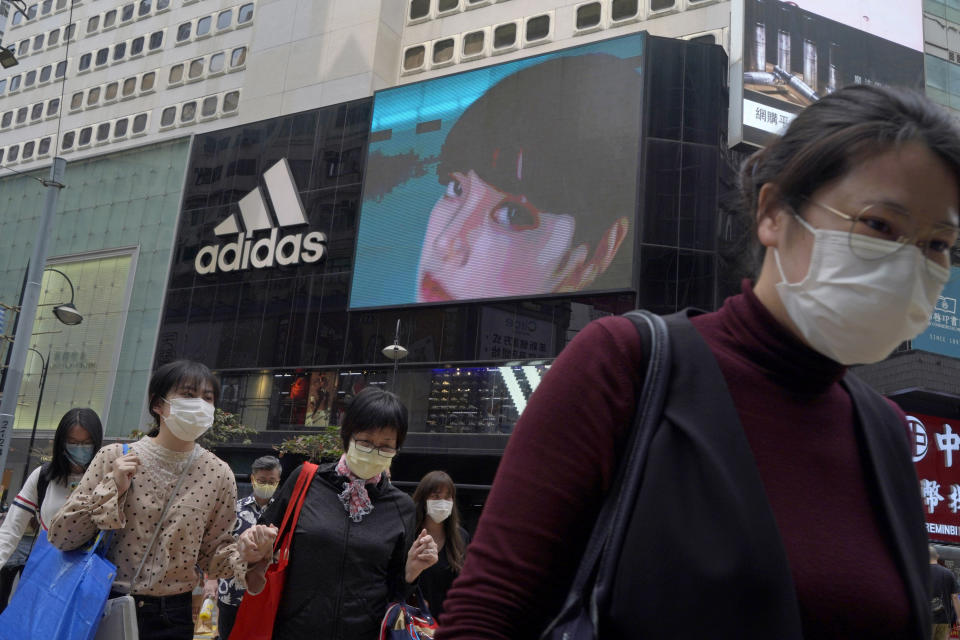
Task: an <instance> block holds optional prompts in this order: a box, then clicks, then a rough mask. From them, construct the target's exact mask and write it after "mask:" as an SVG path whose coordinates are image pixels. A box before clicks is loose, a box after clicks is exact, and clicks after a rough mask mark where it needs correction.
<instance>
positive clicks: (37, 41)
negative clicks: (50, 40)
mask: <svg viewBox="0 0 960 640" xmlns="http://www.w3.org/2000/svg"><path fill="white" fill-rule="evenodd" d="M46 37H47V36H46V34H44V33H38V34H37V35H35V36H33V50H34V51H40V49H43V41H44V39H46Z"/></svg>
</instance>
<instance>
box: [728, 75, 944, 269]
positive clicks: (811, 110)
mask: <svg viewBox="0 0 960 640" xmlns="http://www.w3.org/2000/svg"><path fill="white" fill-rule="evenodd" d="M909 142H919V143H921V144H923V145H924V146H926V147H927V148H928V149H929V150H930V151H931V153H933V154H934V155H935V156H937V157H938V158H940V159H941V160H942V161H943V162H944V164H946V166H947V167H948V168H949V169H950V171H951V172H952V173H953V175H954V176H955V177H956V178H957V180H958V181H960V128H958V125H957V123H956V122H955V121H954V120H953V118H952V117H951V116H950V115H949V114H948V113H947V112H946V111H945V110H944V109H942V108H941V107H939V106H937V105H936V104H934V103H933V102H932V101H931V100H929V99H928V98H927V97H926V96H924V95H923V94H921V93H918V92H916V91H912V90H908V89H899V88H894V87H875V86H871V85H853V86H849V87H844V88H843V89H840V90H838V91H837V92H835V93H832V94H830V95H828V96H825V97H824V98H821V99H820V100H818V101H817V102H814V103H813V104H812V105H810V106H809V107H807V108H806V109H804V110H803V111H801V112H800V114H799V115H798V116H797V117H796V118H795V119H794V120H793V122H791V123H790V126H789V127H788V128H787V131H786V132H785V133H784V134H783V136H782V137H780V138H777V139H776V140H774V141H773V142H771V143H770V144H769V145H768V146H767V147H765V148H764V149H761V150H760V151H758V152H756V153H755V154H753V155H752V156H750V157H749V158H747V160H746V161H745V162H744V163H743V166H742V167H741V170H740V198H741V208H742V210H743V211H744V213H746V214H747V215H749V216H750V220H751V221H752V224H751V228H752V229H754V233H752V237H751V238H749V241H750V243H751V244H752V245H754V246H757V245H759V243H757V242H756V232H755V229H756V227H755V223H756V217H757V199H758V197H759V195H760V189H761V187H763V185H765V184H767V183H768V182H769V183H773V184H776V186H777V190H778V192H779V197H780V199H781V201H782V202H783V203H784V204H786V205H787V206H789V207H790V208H792V209H793V210H795V211H800V209H801V208H802V207H803V205H804V199H805V198H807V197H809V196H810V195H812V194H813V193H814V192H815V191H817V190H818V189H820V188H821V187H824V186H826V185H827V184H829V183H830V182H832V181H834V180H838V179H840V178H842V177H843V176H845V175H846V174H847V173H848V172H849V171H850V170H851V168H853V167H854V166H855V165H856V164H857V162H859V161H861V160H863V159H864V158H868V157H871V156H876V155H879V154H881V153H884V152H886V151H889V150H891V149H895V148H898V147H901V146H902V145H904V144H906V143H909ZM760 249H761V250H760V251H759V252H758V253H757V254H755V255H754V263H753V265H752V267H753V270H754V272H755V271H756V269H757V267H759V264H760V262H761V261H762V259H763V250H762V248H760Z"/></svg>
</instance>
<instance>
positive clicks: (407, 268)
mask: <svg viewBox="0 0 960 640" xmlns="http://www.w3.org/2000/svg"><path fill="white" fill-rule="evenodd" d="M642 47H643V35H640V34H638V35H633V36H627V37H623V38H616V39H613V40H608V41H604V42H598V43H594V44H591V45H586V46H582V47H577V48H574V49H568V50H565V51H560V52H556V53H551V54H546V55H543V56H537V57H534V58H528V59H524V60H517V61H514V62H510V63H507V64H503V65H497V66H493V67H488V68H484V69H478V70H475V71H470V72H465V73H461V74H457V75H454V76H448V77H444V78H437V79H434V80H428V81H425V82H421V83H417V84H411V85H407V86H403V87H398V88H395V89H390V90H387V91H383V92H380V93H378V94H377V95H376V97H375V100H374V114H373V124H372V127H371V134H370V146H369V149H368V160H367V171H366V176H365V185H364V197H363V205H362V209H361V214H360V226H359V233H358V240H357V253H356V261H355V266H354V275H353V288H352V293H351V302H350V306H351V307H352V308H363V307H380V306H390V305H402V304H411V303H418V302H425V303H429V302H443V301H449V300H480V299H490V298H501V297H527V296H537V295H549V294H557V293H575V292H592V291H611V290H617V289H628V288H629V287H630V286H631V284H632V275H633V274H632V264H633V236H634V233H635V224H636V207H637V205H636V203H637V174H638V150H639V146H640V122H641V117H642V85H643V79H642V76H641V66H642V65H641V61H642V57H641V54H642Z"/></svg>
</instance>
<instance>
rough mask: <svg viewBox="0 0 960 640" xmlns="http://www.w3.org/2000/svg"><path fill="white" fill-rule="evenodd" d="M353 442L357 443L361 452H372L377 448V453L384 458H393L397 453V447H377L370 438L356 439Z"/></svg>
mask: <svg viewBox="0 0 960 640" xmlns="http://www.w3.org/2000/svg"><path fill="white" fill-rule="evenodd" d="M353 444H354V445H356V447H357V451H360V452H361V453H371V452H372V451H374V450H376V452H377V455H381V456H383V457H384V458H392V457H393V456H395V455H397V449H394V448H393V447H375V446H373V443H372V442H370V441H369V440H354V441H353Z"/></svg>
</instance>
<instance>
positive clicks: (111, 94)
mask: <svg viewBox="0 0 960 640" xmlns="http://www.w3.org/2000/svg"><path fill="white" fill-rule="evenodd" d="M118 93H120V83H119V82H111V83H110V84H108V85H107V86H106V87H105V88H104V90H103V99H104V100H116V99H117V94H118Z"/></svg>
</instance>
